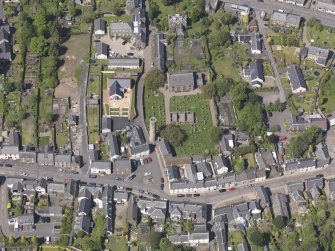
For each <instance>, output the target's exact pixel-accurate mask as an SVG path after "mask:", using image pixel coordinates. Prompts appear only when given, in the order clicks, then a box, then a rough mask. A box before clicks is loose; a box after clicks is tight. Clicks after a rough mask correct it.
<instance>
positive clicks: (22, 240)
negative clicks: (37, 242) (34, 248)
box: [20, 235, 27, 246]
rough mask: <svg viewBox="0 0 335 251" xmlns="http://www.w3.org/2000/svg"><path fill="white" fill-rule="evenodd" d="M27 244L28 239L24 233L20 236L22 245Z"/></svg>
mask: <svg viewBox="0 0 335 251" xmlns="http://www.w3.org/2000/svg"><path fill="white" fill-rule="evenodd" d="M26 244H27V240H26V238H25V237H24V235H22V236H21V237H20V246H25V245H26Z"/></svg>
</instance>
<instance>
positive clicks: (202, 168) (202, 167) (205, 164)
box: [197, 162, 213, 177]
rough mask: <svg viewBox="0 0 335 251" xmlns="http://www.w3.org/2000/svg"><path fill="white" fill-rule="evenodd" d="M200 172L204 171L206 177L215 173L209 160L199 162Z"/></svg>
mask: <svg viewBox="0 0 335 251" xmlns="http://www.w3.org/2000/svg"><path fill="white" fill-rule="evenodd" d="M197 169H198V172H203V174H204V176H205V177H210V176H212V175H213V172H212V168H211V165H210V164H209V163H208V162H201V163H198V164H197Z"/></svg>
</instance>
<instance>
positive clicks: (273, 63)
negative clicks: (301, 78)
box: [256, 11, 286, 103]
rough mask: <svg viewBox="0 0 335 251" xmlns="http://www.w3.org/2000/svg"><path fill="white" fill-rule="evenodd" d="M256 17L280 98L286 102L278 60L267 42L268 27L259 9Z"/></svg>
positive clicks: (282, 101)
mask: <svg viewBox="0 0 335 251" xmlns="http://www.w3.org/2000/svg"><path fill="white" fill-rule="evenodd" d="M256 19H257V23H258V28H259V31H260V33H262V34H263V44H264V45H265V48H266V51H267V54H268V57H269V60H270V62H271V66H272V69H273V72H274V74H275V82H276V84H277V86H278V91H279V100H280V102H281V103H284V102H286V97H285V91H284V88H283V86H282V84H281V81H280V76H279V71H278V66H277V64H276V61H275V60H274V57H273V55H272V50H271V48H270V45H269V44H268V43H267V42H266V36H265V34H266V33H265V29H266V28H265V26H264V21H263V19H262V18H261V16H260V12H259V11H256Z"/></svg>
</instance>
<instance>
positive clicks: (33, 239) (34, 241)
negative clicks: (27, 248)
mask: <svg viewBox="0 0 335 251" xmlns="http://www.w3.org/2000/svg"><path fill="white" fill-rule="evenodd" d="M31 244H32V245H33V246H35V247H37V246H38V245H39V243H38V240H37V238H36V236H35V235H33V237H31Z"/></svg>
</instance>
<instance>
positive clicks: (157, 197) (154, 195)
mask: <svg viewBox="0 0 335 251" xmlns="http://www.w3.org/2000/svg"><path fill="white" fill-rule="evenodd" d="M152 197H154V198H155V199H156V200H159V199H160V198H161V197H159V196H158V195H157V194H153V195H152Z"/></svg>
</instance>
